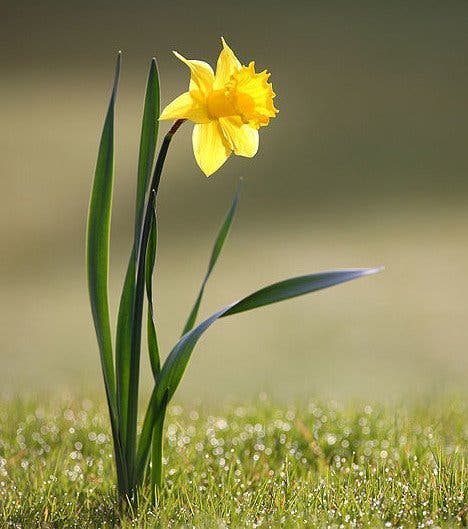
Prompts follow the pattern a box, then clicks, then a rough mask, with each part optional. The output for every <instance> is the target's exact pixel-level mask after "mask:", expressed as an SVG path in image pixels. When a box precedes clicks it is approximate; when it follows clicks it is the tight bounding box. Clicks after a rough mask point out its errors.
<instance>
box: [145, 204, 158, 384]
mask: <svg viewBox="0 0 468 529" xmlns="http://www.w3.org/2000/svg"><path fill="white" fill-rule="evenodd" d="M157 246H158V227H157V224H156V211H154V214H153V219H152V223H151V229H150V234H149V238H148V247H147V249H146V261H145V267H146V270H145V275H146V279H145V281H146V297H147V300H148V313H147V317H146V334H147V341H148V354H149V358H150V364H151V369H152V371H153V377H154V379H155V380H157V379H158V376H159V372H160V370H161V360H160V357H159V346H158V337H157V334H156V326H155V324H154V309H153V270H154V264H155V261H156V248H157Z"/></svg>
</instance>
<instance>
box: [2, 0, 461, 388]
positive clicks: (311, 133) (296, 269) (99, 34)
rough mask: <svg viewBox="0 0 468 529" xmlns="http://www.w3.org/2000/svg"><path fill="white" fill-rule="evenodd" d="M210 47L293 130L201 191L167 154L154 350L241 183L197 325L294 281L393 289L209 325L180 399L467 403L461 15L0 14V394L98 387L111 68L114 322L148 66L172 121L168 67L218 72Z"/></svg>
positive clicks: (52, 7)
mask: <svg viewBox="0 0 468 529" xmlns="http://www.w3.org/2000/svg"><path fill="white" fill-rule="evenodd" d="M221 35H223V36H224V37H225V38H226V39H227V40H228V42H229V43H230V44H231V46H232V47H233V49H234V50H235V51H236V52H237V54H238V56H239V58H240V59H241V60H242V61H243V62H248V61H250V60H251V59H255V60H256V62H257V65H258V67H259V68H268V69H269V70H270V71H271V72H272V81H273V83H274V87H275V91H276V92H277V94H278V97H277V99H276V103H277V106H278V107H279V109H280V114H279V117H278V118H277V119H276V120H274V121H273V122H272V123H271V126H270V127H268V129H264V130H263V131H261V132H262V135H261V149H260V152H259V154H258V156H257V157H256V158H255V159H253V160H247V159H241V158H232V159H230V160H229V161H228V163H227V164H226V165H225V166H224V167H223V168H222V170H220V171H219V172H218V173H216V174H215V175H214V176H213V177H212V178H211V179H209V180H208V179H206V178H205V177H204V176H203V175H202V173H201V172H200V171H199V169H198V168H197V167H196V165H195V163H194V159H193V154H192V151H191V143H190V130H191V125H190V124H187V125H185V126H184V127H183V129H182V130H181V132H180V133H178V135H177V138H176V140H175V142H174V145H173V147H171V152H170V154H169V157H168V162H167V166H166V171H165V174H164V177H163V183H162V188H161V194H160V221H161V233H160V253H159V258H160V259H159V267H158V273H159V276H158V278H157V280H156V295H157V297H158V300H159V308H160V313H159V327H160V333H161V338H162V343H163V345H164V347H165V350H167V348H168V347H169V346H170V345H171V344H172V343H173V341H174V339H175V337H176V336H177V332H178V331H179V329H180V328H181V325H182V322H183V320H184V318H185V316H186V314H187V311H188V308H189V305H190V303H191V302H192V300H193V298H194V296H195V293H196V289H197V288H198V282H199V280H200V279H201V277H202V274H203V272H204V269H205V266H206V262H207V258H208V254H209V249H210V245H211V240H212V238H213V236H214V234H215V232H216V228H217V226H218V225H219V222H220V220H221V218H222V215H223V214H224V211H225V210H226V208H227V207H228V204H229V201H230V199H231V194H232V192H233V190H234V188H235V185H236V181H237V178H238V177H239V176H243V177H244V180H245V186H244V190H243V196H242V201H241V206H240V208H239V215H238V219H237V222H236V223H235V225H234V230H233V233H232V236H231V238H230V239H229V242H228V245H227V248H226V251H225V253H224V256H223V258H222V259H221V262H220V266H219V267H218V269H217V271H216V273H215V276H214V278H213V282H212V283H211V284H210V286H209V289H208V292H207V298H206V304H205V306H204V309H203V314H207V313H208V312H211V311H212V309H213V310H214V309H216V308H218V307H219V306H220V305H221V304H224V303H225V302H229V301H231V300H232V299H235V298H237V297H240V296H241V295H244V294H246V293H248V292H249V291H251V290H252V289H255V288H257V287H258V286H260V285H263V284H265V283H268V282H272V281H275V280H278V279H280V278H283V277H286V276H290V275H298V274H302V273H306V272H310V271H319V270H323V269H326V268H345V267H360V266H378V265H384V266H385V267H386V271H385V272H384V273H383V274H381V275H379V276H375V277H371V278H365V279H362V280H360V281H357V282H355V283H353V284H349V285H344V286H340V287H337V288H335V289H333V290H330V291H327V292H323V293H320V294H318V295H313V296H308V297H304V298H301V299H299V300H295V301H290V302H286V303H284V304H282V305H278V306H274V307H271V308H265V309H262V310H261V311H258V312H256V313H247V314H245V315H241V316H236V317H233V318H231V319H228V320H225V321H223V322H222V323H219V324H217V326H216V327H215V328H213V329H212V330H211V331H210V332H209V333H208V334H207V337H206V339H205V340H203V342H202V343H201V346H200V347H199V348H198V349H197V350H196V352H195V354H194V357H193V361H192V365H191V366H190V368H189V371H188V376H187V378H186V379H185V380H184V382H183V384H182V388H181V391H182V395H183V396H184V398H187V399H193V398H195V397H196V396H197V397H201V398H203V399H209V398H219V397H220V396H224V395H230V396H233V397H235V398H237V397H244V396H249V395H254V394H257V393H258V392H261V391H267V392H269V393H272V394H273V395H274V396H276V397H277V398H286V399H291V398H296V397H300V396H304V395H311V394H312V395H313V394H317V393H319V394H322V395H329V396H336V397H344V396H346V397H353V398H354V397H364V398H392V397H397V398H401V397H403V396H406V395H412V394H414V393H418V394H421V393H422V394H426V393H432V392H445V391H451V390H456V389H460V388H462V387H463V383H464V382H466V379H467V375H468V359H467V345H468V301H467V300H468V269H467V261H468V237H467V227H468V207H467V206H468V185H467V184H468V178H467V174H468V152H467V138H468V125H467V122H468V119H467V118H468V105H467V94H468V62H467V61H468V58H467V57H468V54H467V52H468V4H467V3H466V2H465V1H460V2H367V3H363V2H358V3H355V2H353V3H351V2H342V3H340V2H325V1H322V2H297V1H291V2H287V3H285V2H276V1H275V2H273V1H270V2H264V1H259V2H246V1H240V2H229V3H228V2H198V3H197V2H186V1H177V2H164V3H162V2H157V1H153V2H141V1H140V2H139V1H135V2H131V3H130V2H125V3H124V2H104V1H100V2H40V3H39V2H32V1H30V2H14V1H10V2H9V1H7V2H6V3H5V2H4V3H3V4H2V7H0V44H1V50H2V53H1V55H0V72H1V73H0V123H1V125H0V152H1V156H0V178H1V184H2V194H1V207H0V244H1V249H2V250H1V259H0V272H1V273H0V292H1V306H0V321H1V352H0V359H1V364H0V388H1V390H3V391H7V392H16V391H24V390H29V391H36V390H52V391H61V390H63V389H68V390H70V391H72V392H75V393H76V392H83V391H84V392H93V391H95V390H96V389H97V388H100V382H101V381H100V372H99V368H98V354H97V347H96V344H95V339H94V334H93V329H92V327H91V320H90V313H89V307H88V299H87V292H86V286H85V271H84V229H85V218H86V211H87V202H88V194H89V190H90V186H91V179H92V173H93V169H94V163H95V157H96V152H97V144H98V138H99V134H100V131H101V126H102V121H103V116H104V112H105V108H106V105H107V99H108V94H109V90H110V86H111V81H112V75H113V62H114V58H115V53H116V51H117V50H119V49H121V50H122V51H123V53H124V63H123V77H122V83H121V90H120V94H119V101H118V121H117V167H116V192H115V201H114V225H113V246H112V263H111V265H112V284H111V288H112V301H113V306H114V307H115V306H116V302H117V299H118V289H119V288H120V285H121V282H122V275H123V267H124V265H125V262H126V260H127V255H128V252H129V249H130V239H131V218H132V208H133V204H134V184H135V168H136V153H137V140H138V134H139V120H140V112H141V105H142V99H143V90H144V85H145V81H146V74H147V66H148V62H149V60H150V58H151V56H153V55H156V56H157V58H158V61H159V65H160V72H161V77H162V89H163V104H166V103H168V102H169V101H170V100H171V99H172V98H174V97H175V96H176V95H178V94H179V93H181V92H182V91H185V90H186V87H187V82H188V75H187V71H186V69H185V67H184V66H183V65H182V64H180V63H179V62H178V61H177V60H176V59H175V58H174V57H173V56H172V54H171V50H172V49H176V50H178V51H180V52H181V53H183V54H185V55H187V56H188V57H190V58H200V59H204V60H207V61H208V62H211V63H212V64H213V63H214V62H215V60H216V57H217V54H218V52H219V49H220V41H219V39H220V37H221ZM166 127H167V124H164V125H163V126H162V130H163V131H164V130H166ZM114 314H115V312H114ZM145 367H146V366H145ZM146 380H149V377H147V378H146ZM146 387H148V385H147V386H146Z"/></svg>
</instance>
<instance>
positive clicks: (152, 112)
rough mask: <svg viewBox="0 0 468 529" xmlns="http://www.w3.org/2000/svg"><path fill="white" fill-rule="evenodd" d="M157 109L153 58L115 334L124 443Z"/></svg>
mask: <svg viewBox="0 0 468 529" xmlns="http://www.w3.org/2000/svg"><path fill="white" fill-rule="evenodd" d="M159 109H160V93H159V76H158V69H157V65H156V61H155V59H153V60H152V61H151V65H150V69H149V74H148V81H147V85H146V94H145V104H144V110H143V118H142V126H141V138H140V150H139V157H138V179H137V191H136V205H135V235H134V241H133V248H132V253H131V255H130V260H129V263H128V267H127V272H126V274H125V281H124V286H123V289H122V294H121V298H120V305H119V315H118V320H117V333H116V372H117V402H118V407H119V419H120V430H121V432H122V439H123V441H124V443H125V444H126V441H127V433H126V432H127V425H128V405H129V404H128V402H129V394H130V391H132V388H131V387H130V362H131V354H132V336H133V332H132V327H133V325H135V323H136V322H135V319H134V317H133V307H134V298H135V282H136V278H135V275H136V247H137V245H138V243H139V239H140V232H141V224H142V218H143V210H144V202H145V194H146V191H147V188H148V183H149V180H150V177H151V170H152V167H153V163H154V155H155V151H156V143H157V136H158V127H159V122H158V117H159Z"/></svg>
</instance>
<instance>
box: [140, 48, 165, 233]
mask: <svg viewBox="0 0 468 529" xmlns="http://www.w3.org/2000/svg"><path fill="white" fill-rule="evenodd" d="M159 113H160V89H159V74H158V66H157V64H156V59H154V58H153V59H152V60H151V65H150V70H149V74H148V82H147V84H146V95H145V107H144V111H143V120H142V124H141V138H140V152H139V157H138V182H137V193H136V207H135V239H138V238H139V236H140V229H141V222H142V219H143V209H144V205H145V197H146V193H147V191H148V186H149V183H150V179H151V170H152V168H153V163H154V154H155V152H156V143H157V141H158V132H159V121H158V118H159Z"/></svg>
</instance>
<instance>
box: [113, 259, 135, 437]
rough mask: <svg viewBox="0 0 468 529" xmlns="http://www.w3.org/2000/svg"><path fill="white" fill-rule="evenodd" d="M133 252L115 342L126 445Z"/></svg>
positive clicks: (133, 282)
mask: <svg viewBox="0 0 468 529" xmlns="http://www.w3.org/2000/svg"><path fill="white" fill-rule="evenodd" d="M135 269H136V263H135V251H134V250H133V251H132V254H131V255H130V259H129V262H128V267H127V273H126V274H125V280H124V285H123V288H122V294H121V297H120V304H119V314H118V317H117V332H116V340H115V352H116V354H115V364H116V374H117V377H116V378H117V405H118V409H119V421H120V431H121V432H122V434H121V435H122V442H123V443H124V446H125V443H126V428H127V420H128V393H129V388H130V355H131V351H132V322H133V297H134V295H135Z"/></svg>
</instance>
